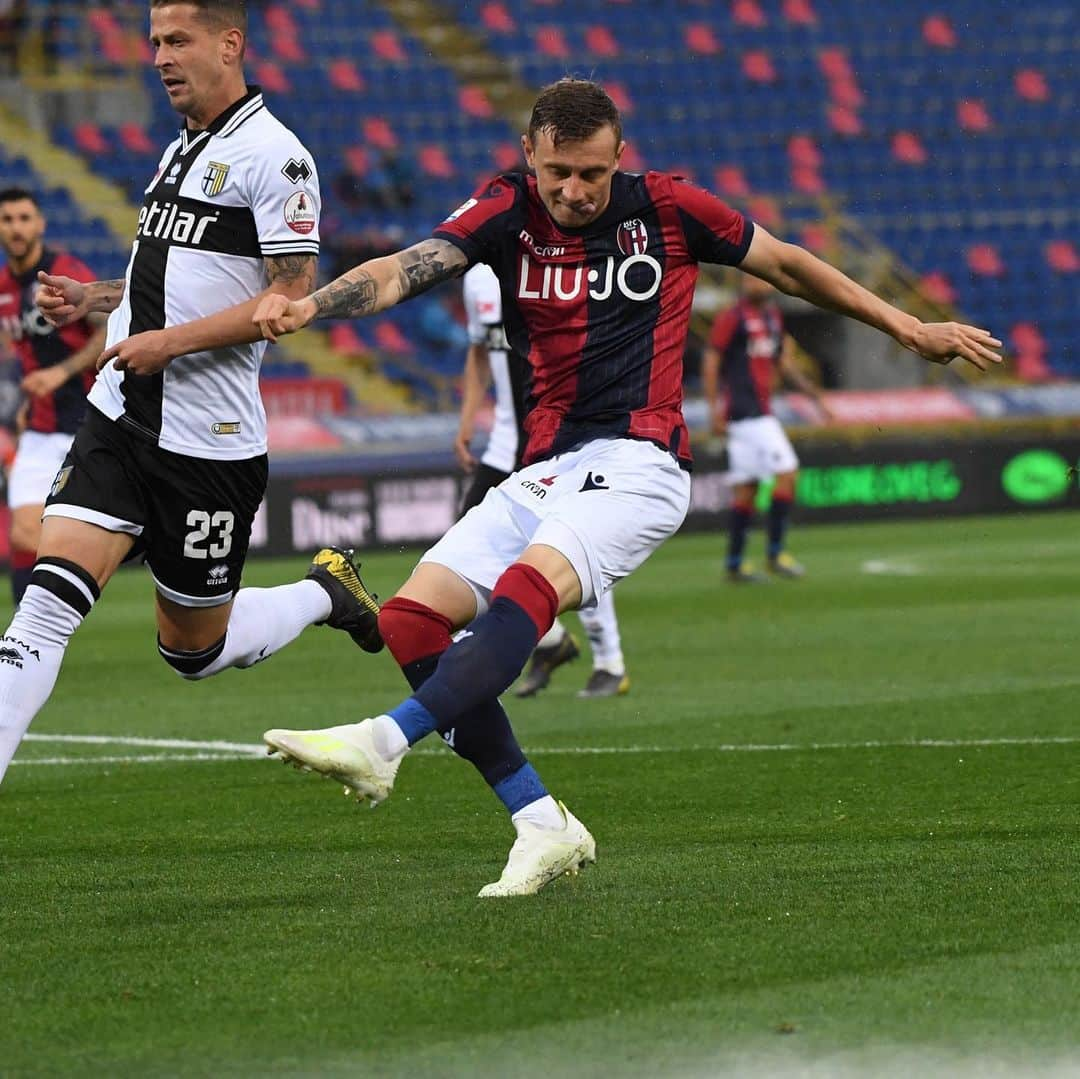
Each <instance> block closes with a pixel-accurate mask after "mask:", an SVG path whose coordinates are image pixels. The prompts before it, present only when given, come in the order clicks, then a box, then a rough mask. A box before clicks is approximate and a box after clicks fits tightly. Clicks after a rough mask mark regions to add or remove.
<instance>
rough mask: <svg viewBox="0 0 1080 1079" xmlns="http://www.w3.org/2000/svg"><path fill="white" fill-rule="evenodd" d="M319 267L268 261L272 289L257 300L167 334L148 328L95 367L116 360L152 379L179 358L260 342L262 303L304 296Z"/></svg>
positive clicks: (299, 259)
mask: <svg viewBox="0 0 1080 1079" xmlns="http://www.w3.org/2000/svg"><path fill="white" fill-rule="evenodd" d="M315 266H316V258H315V256H314V255H282V256H280V257H279V258H268V259H267V260H266V272H267V276H268V277H269V279H270V285H269V287H268V288H267V289H266V290H265V291H263V292H261V293H260V294H259V295H258V296H255V297H253V298H252V299H250V300H248V301H247V302H246V303H242V304H238V305H237V306H236V307H229V308H226V310H224V311H219V312H218V313H217V314H216V315H209V316H207V317H206V318H200V319H196V320H195V321H194V322H186V323H184V324H182V325H180V326H170V327H168V328H167V329H164V330H148V331H147V332H146V333H139V334H136V335H135V336H134V337H129V338H128V339H127V340H126V341H120V342H118V343H117V344H115V345H113V346H112V347H111V348H108V349H106V350H105V351H104V352H103V353H102V354H101V356H100V357H98V362H97V368H98V370H99V371H100V370H101V369H102V368H103V367H104V366H105V365H106V364H107V363H109V362H110V361H115V366H116V369H117V370H118V371H125V370H131V371H133V372H134V373H135V374H138V375H152V374H156V373H157V372H158V371H161V370H163V369H164V368H165V367H167V366H168V364H169V363H171V362H172V361H173V360H174V359H176V357H177V356H187V355H189V354H190V353H192V352H208V351H210V350H211V349H215V348H227V347H228V346H229V345H246V344H250V343H251V342H253V341H259V340H261V339H262V334H261V333H260V332H259V329H258V327H257V326H255V325H254V324H253V321H252V319H253V316H254V314H255V312H256V310H257V309H258V307H259V304H260V303H261V302H262V301H263V300H265V299H267V298H273V299H276V300H278V301H280V302H282V303H289V302H290V301H291V300H294V299H298V298H299V297H301V296H305V295H306V294H307V293H308V291H309V290H310V289H311V286H312V285H313V284H314V282H315Z"/></svg>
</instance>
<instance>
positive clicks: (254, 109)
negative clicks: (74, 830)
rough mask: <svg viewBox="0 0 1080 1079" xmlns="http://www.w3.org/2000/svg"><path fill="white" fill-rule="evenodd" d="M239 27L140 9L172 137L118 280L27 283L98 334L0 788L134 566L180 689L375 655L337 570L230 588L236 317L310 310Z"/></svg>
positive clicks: (318, 565)
mask: <svg viewBox="0 0 1080 1079" xmlns="http://www.w3.org/2000/svg"><path fill="white" fill-rule="evenodd" d="M246 27H247V20H246V10H245V5H244V0H181V2H168V0H151V3H150V32H151V38H150V40H151V44H152V45H153V48H154V53H155V61H154V63H155V67H156V68H157V70H158V72H159V73H160V75H161V80H162V83H163V85H164V88H165V92H166V93H167V94H168V96H169V100H170V102H171V104H172V105H173V107H174V108H175V109H176V111H177V112H178V113H180V115H181V116H182V117H183V118H184V123H183V126H182V128H181V130H180V133H179V136H178V137H177V138H176V139H175V140H174V141H173V142H172V143H171V144H170V145H169V147H168V148H167V149H166V151H165V153H164V154H163V156H162V158H161V161H160V164H159V166H158V169H157V172H156V174H155V176H154V177H153V179H152V180H151V181H150V184H149V186H148V187H147V188H146V196H145V200H144V202H143V206H142V209H141V211H140V213H139V220H138V225H137V228H136V233H135V242H134V243H133V245H132V251H131V259H130V261H129V263H128V268H127V273H126V275H125V277H124V278H122V279H120V280H116V281H99V282H94V283H91V284H84V283H80V282H77V281H75V280H73V279H71V278H68V277H59V276H52V275H48V274H42V275H41V276H40V280H41V282H42V288H41V289H40V290H39V294H38V303H39V305H40V308H41V310H42V312H43V313H44V314H45V315H46V317H47V318H48V319H49V320H50V321H52V322H53V323H54V325H57V326H65V325H68V324H69V323H71V322H73V321H75V320H77V319H80V318H83V317H84V316H85V315H86V314H87V313H89V312H103V313H108V314H109V316H110V317H109V324H108V341H107V346H106V350H105V352H104V353H103V354H102V356H101V359H100V360H99V363H98V368H99V371H100V374H99V376H98V379H97V381H96V383H95V385H94V387H93V389H92V390H91V392H90V395H89V402H90V405H91V407H90V409H89V414H88V416H87V419H86V421H85V422H84V424H83V426H82V427H81V429H80V430H79V432H78V434H77V435H76V438H75V442H74V445H73V446H72V449H71V452H70V453H69V455H68V457H67V459H66V460H65V462H64V466H63V468H61V470H60V472H59V473H58V475H57V477H56V480H55V482H54V484H53V488H52V492H51V494H50V496H49V498H48V501H47V503H46V508H45V516H44V523H43V529H42V538H41V545H40V547H39V549H38V560H37V562H36V564H35V568H34V573H33V576H32V579H31V584H30V586H29V587H28V588H27V590H26V594H25V596H24V597H23V602H22V606H21V608H20V610H19V611H18V613H17V614H16V616H15V619H14V620H13V622H12V623H11V625H10V627H9V628H8V630H7V631H6V633H5V635H4V637H3V641H0V777H2V776H3V774H4V771H5V769H6V767H7V765H8V763H9V761H10V760H11V758H12V756H13V755H14V752H15V749H16V747H17V746H18V744H19V742H20V740H21V739H22V736H23V734H24V733H25V731H26V729H27V727H28V726H29V724H30V722H31V720H32V719H33V717H34V715H35V714H36V713H37V711H38V710H39V709H40V708H41V706H42V705H43V704H44V703H45V701H46V700H47V699H48V697H49V694H50V693H51V691H52V687H53V685H54V683H55V681H56V677H57V674H58V672H59V669H60V662H61V660H62V658H63V655H64V650H65V649H66V647H67V643H68V641H69V639H70V638H71V635H72V634H73V633H74V632H75V630H76V629H77V628H78V626H79V625H80V624H81V622H82V621H83V619H84V618H85V617H86V615H87V614H89V612H90V609H91V608H92V606H93V605H94V603H95V602H96V601H97V599H98V598H99V595H100V590H101V588H102V587H103V586H104V585H105V584H106V582H107V581H108V580H109V578H110V577H111V576H112V574H113V573H114V572H115V570H116V569H117V567H118V566H119V565H120V564H121V562H123V561H124V560H125V559H128V558H130V557H131V556H132V555H134V554H136V553H145V555H146V562H147V565H148V566H149V568H150V572H151V574H152V575H153V578H154V583H155V585H156V588H157V603H156V608H157V625H158V648H159V651H160V653H161V655H162V657H163V658H164V659H165V661H166V662H167V663H169V664H170V665H171V666H172V667H174V668H175V669H176V670H177V671H178V672H179V673H180V674H182V675H183V676H184V677H186V678H191V679H195V678H204V677H206V676H208V675H212V674H216V673H218V672H219V671H221V670H224V669H226V668H228V667H248V666H251V665H252V664H255V663H258V662H259V661H261V660H263V659H266V658H268V657H269V656H270V655H272V654H273V653H274V652H275V651H276V650H277V649H279V648H281V647H282V646H283V645H285V644H287V643H288V642H289V641H291V640H292V639H293V638H295V637H296V636H297V635H298V634H299V633H300V631H301V630H303V629H304V628H305V627H306V626H309V625H312V624H322V623H328V624H330V625H332V626H334V627H335V628H339V629H344V630H347V631H348V632H349V633H350V634H351V635H352V637H353V639H354V640H356V642H357V643H358V644H360V645H361V646H362V647H364V648H365V649H367V650H369V651H377V650H378V649H379V648H380V647H381V646H382V645H381V641H380V639H379V636H378V629H377V626H376V624H375V616H376V614H377V612H378V608H377V606H376V604H375V602H374V600H373V598H372V597H371V596H370V595H368V593H367V592H366V591H365V590H364V587H363V584H362V582H361V581H360V578H359V576H358V574H357V573H356V567H355V566H354V565H353V564H352V562H351V561H350V559H349V557H348V555H347V554H346V553H345V552H340V551H335V550H326V551H322V552H320V553H319V555H317V556H316V561H315V563H313V565H312V568H311V570H310V571H309V573H308V577H307V578H306V579H305V580H303V581H300V582H297V583H295V584H290V585H284V586H281V587H279V588H271V589H250V588H248V589H241V588H240V575H241V571H242V569H243V565H244V559H245V556H246V554H247V548H248V542H249V539H250V534H251V526H252V521H253V519H254V517H255V513H256V511H257V509H258V507H259V504H260V503H261V501H262V497H263V494H264V491H265V488H266V478H267V459H266V417H265V414H264V412H263V407H262V402H261V399H260V397H259V384H258V378H259V365H260V362H261V360H262V355H263V352H264V349H265V347H266V346H265V343H264V342H263V341H262V339H261V335H260V333H259V330H258V328H257V327H255V326H254V325H253V324H252V321H251V315H252V313H253V312H254V310H255V307H256V305H257V303H258V300H259V298H260V297H262V296H265V295H267V294H270V293H274V294H279V295H281V296H284V297H288V298H299V297H301V296H303V295H305V294H306V293H307V292H308V291H310V289H311V286H312V283H313V282H314V279H315V267H316V260H317V256H318V252H319V208H320V199H319V181H318V176H317V174H316V171H315V165H314V162H313V160H312V157H311V154H309V153H308V151H307V149H306V148H305V147H304V145H303V144H302V143H301V142H300V141H299V139H297V137H296V136H295V135H294V134H293V133H292V132H291V131H289V130H288V128H286V127H285V126H284V125H282V124H281V123H280V122H279V121H278V120H276V119H275V118H274V117H273V116H272V115H271V113H270V112H269V110H268V109H267V108H266V105H265V103H264V101H263V97H262V93H261V92H260V91H259V89H258V87H249V86H247V85H246V83H245V80H244V72H243V56H244V48H245V42H246ZM216 312H220V313H219V314H215V313H216Z"/></svg>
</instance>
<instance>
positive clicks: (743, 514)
mask: <svg viewBox="0 0 1080 1079" xmlns="http://www.w3.org/2000/svg"><path fill="white" fill-rule="evenodd" d="M753 515H754V513H753V510H748V509H741V508H740V507H738V506H732V507H731V519H730V521H729V522H728V551H727V568H728V569H731V570H735V569H738V568H739V567H740V566H741V565H742V560H743V552H744V551H745V550H746V534H747V532H748V531H749V530H750V521H751V520H752V518H753Z"/></svg>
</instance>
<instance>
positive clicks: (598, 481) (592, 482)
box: [581, 472, 611, 492]
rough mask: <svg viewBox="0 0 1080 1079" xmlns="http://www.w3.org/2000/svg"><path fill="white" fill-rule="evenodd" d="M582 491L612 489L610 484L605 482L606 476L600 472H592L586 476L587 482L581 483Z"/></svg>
mask: <svg viewBox="0 0 1080 1079" xmlns="http://www.w3.org/2000/svg"><path fill="white" fill-rule="evenodd" d="M581 490H582V492H585V491H610V490H611V487H610V485H609V484H607V483H605V482H604V477H603V476H601V475H600V473H599V472H590V473H589V474H588V475H587V476H586V477H585V482H584V483H583V484H582V485H581Z"/></svg>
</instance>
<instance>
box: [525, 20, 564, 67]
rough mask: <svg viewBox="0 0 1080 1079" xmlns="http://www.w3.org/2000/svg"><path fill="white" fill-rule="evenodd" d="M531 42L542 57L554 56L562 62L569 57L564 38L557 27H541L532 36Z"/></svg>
mask: <svg viewBox="0 0 1080 1079" xmlns="http://www.w3.org/2000/svg"><path fill="white" fill-rule="evenodd" d="M533 40H534V41H535V42H536V48H537V50H538V51H539V52H540V54H541V55H542V56H554V57H557V58H558V59H560V60H562V59H565V58H566V57H568V56H569V55H570V47H569V46H568V45H567V44H566V38H565V37H563V32H562V31H561V30H560V29H559V28H558V27H557V26H541V27H540V29H539V30H537V31H536V33H535V34H534V35H533Z"/></svg>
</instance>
